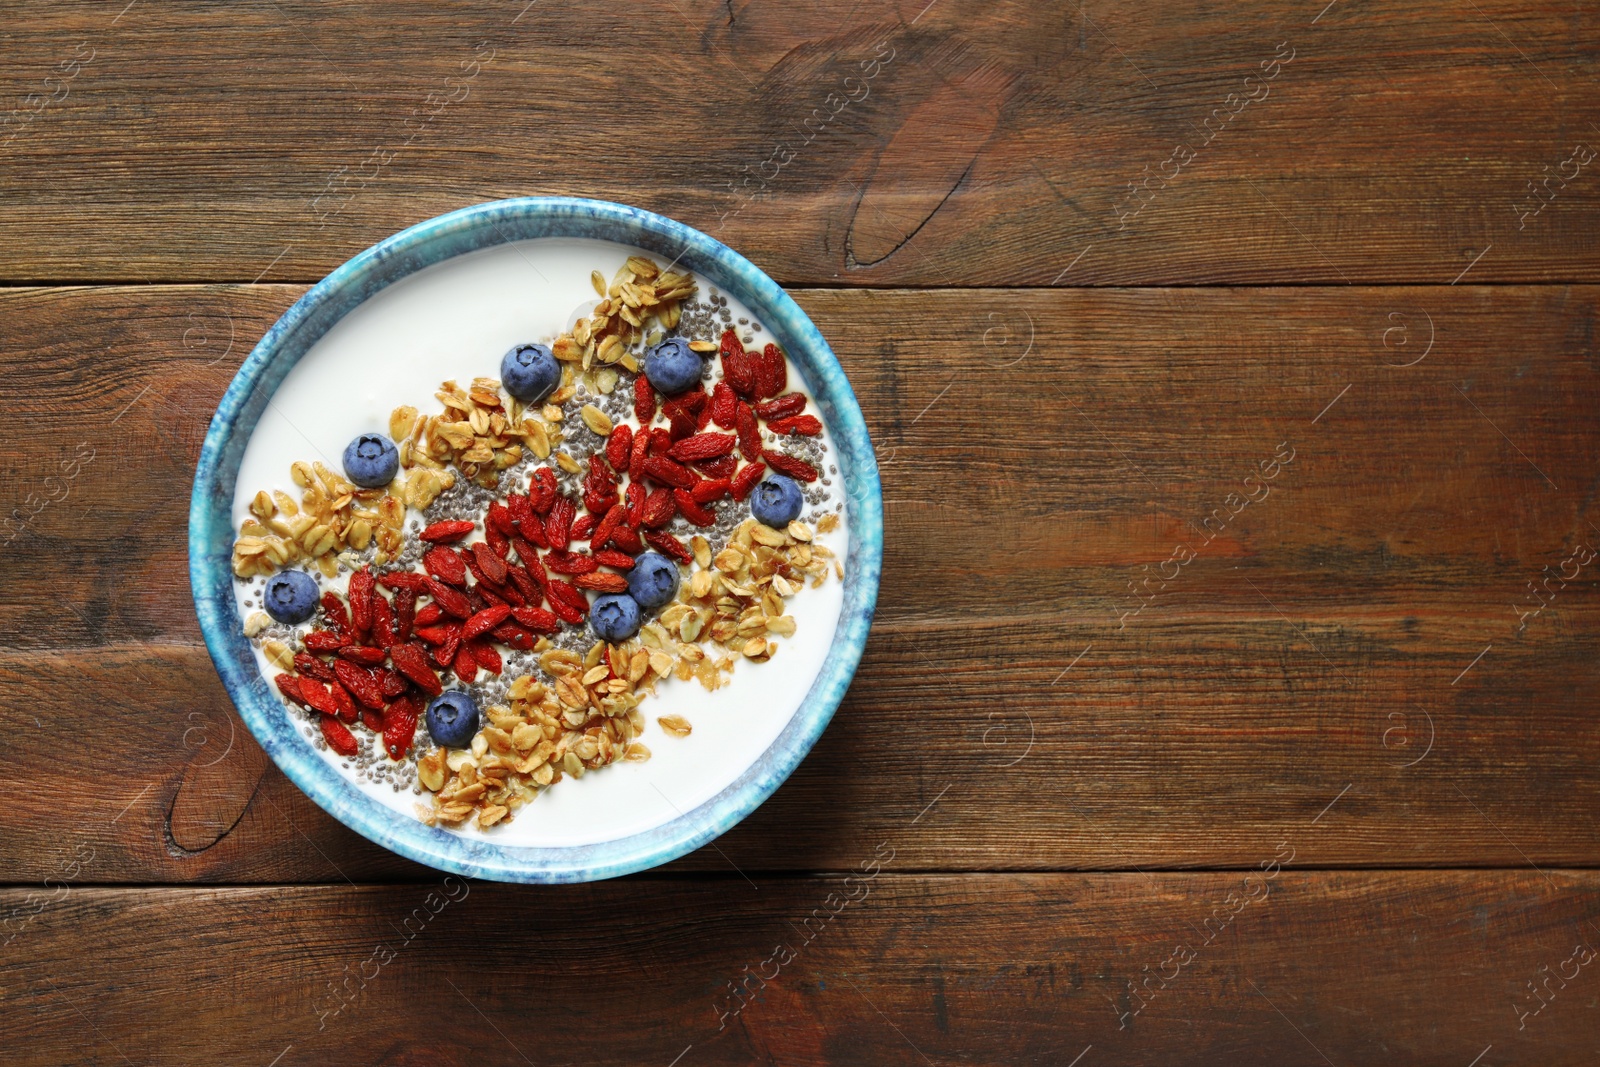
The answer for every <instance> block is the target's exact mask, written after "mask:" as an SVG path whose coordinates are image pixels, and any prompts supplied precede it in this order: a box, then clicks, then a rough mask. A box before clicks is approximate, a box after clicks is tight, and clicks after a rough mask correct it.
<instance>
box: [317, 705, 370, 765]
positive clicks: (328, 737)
mask: <svg viewBox="0 0 1600 1067" xmlns="http://www.w3.org/2000/svg"><path fill="white" fill-rule="evenodd" d="M318 710H319V711H320V710H321V709H320V708H319V709H318ZM317 725H318V726H321V727H322V737H323V739H324V740H325V741H327V742H328V747H329V748H331V749H333V750H334V751H335V752H337V753H338V754H339V755H341V756H354V755H355V754H356V753H357V752H359V751H360V749H359V748H358V747H357V745H356V739H355V735H354V734H352V733H351V732H350V730H349V729H348V728H347V727H346V726H345V725H344V723H342V722H340V721H339V720H338V719H335V718H333V717H332V716H331V715H319V716H317Z"/></svg>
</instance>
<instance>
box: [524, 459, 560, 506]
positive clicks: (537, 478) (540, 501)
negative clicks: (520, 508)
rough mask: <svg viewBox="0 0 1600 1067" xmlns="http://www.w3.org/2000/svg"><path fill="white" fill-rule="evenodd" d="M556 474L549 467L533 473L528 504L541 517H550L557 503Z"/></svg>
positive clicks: (529, 484) (529, 486)
mask: <svg viewBox="0 0 1600 1067" xmlns="http://www.w3.org/2000/svg"><path fill="white" fill-rule="evenodd" d="M556 490H557V485H556V472H555V471H553V470H551V469H550V468H549V467H540V468H539V469H538V470H536V471H534V472H533V478H532V479H531V480H530V481H529V483H528V502H529V504H530V505H531V506H532V507H533V510H534V511H535V512H537V513H538V514H540V515H548V514H549V513H550V508H551V506H552V505H554V504H555V502H556Z"/></svg>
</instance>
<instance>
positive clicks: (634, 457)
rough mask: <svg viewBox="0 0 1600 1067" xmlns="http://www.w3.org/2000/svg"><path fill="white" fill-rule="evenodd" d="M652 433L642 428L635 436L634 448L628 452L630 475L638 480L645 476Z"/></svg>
mask: <svg viewBox="0 0 1600 1067" xmlns="http://www.w3.org/2000/svg"><path fill="white" fill-rule="evenodd" d="M650 440H651V435H650V434H649V433H647V432H646V431H644V430H640V431H639V432H638V433H637V434H635V435H634V438H633V448H631V449H630V450H629V453H628V477H630V478H632V479H633V480H634V481H638V480H639V479H640V478H643V477H644V457H645V456H646V455H648V454H649V449H650Z"/></svg>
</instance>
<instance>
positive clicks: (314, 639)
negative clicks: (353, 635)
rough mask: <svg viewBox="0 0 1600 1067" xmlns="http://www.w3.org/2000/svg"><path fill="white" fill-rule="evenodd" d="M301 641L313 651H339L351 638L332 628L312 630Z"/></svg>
mask: <svg viewBox="0 0 1600 1067" xmlns="http://www.w3.org/2000/svg"><path fill="white" fill-rule="evenodd" d="M301 643H302V644H304V645H305V646H306V648H307V649H309V650H311V651H312V652H337V651H338V650H339V649H341V648H343V647H344V646H345V645H348V644H349V643H350V639H349V638H348V637H344V636H342V635H340V634H336V633H333V632H332V631H330V630H312V631H311V632H310V633H308V634H306V635H305V637H303V638H301Z"/></svg>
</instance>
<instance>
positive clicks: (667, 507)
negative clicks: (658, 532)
mask: <svg viewBox="0 0 1600 1067" xmlns="http://www.w3.org/2000/svg"><path fill="white" fill-rule="evenodd" d="M677 513H678V502H677V501H676V500H674V499H673V498H672V490H671V489H657V490H656V491H655V492H653V493H651V494H650V496H649V497H647V498H646V499H645V502H644V512H643V514H642V515H641V516H640V521H641V522H642V523H644V525H646V526H650V527H661V526H665V525H666V524H667V523H669V522H671V521H672V516H674V515H676V514H677Z"/></svg>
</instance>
